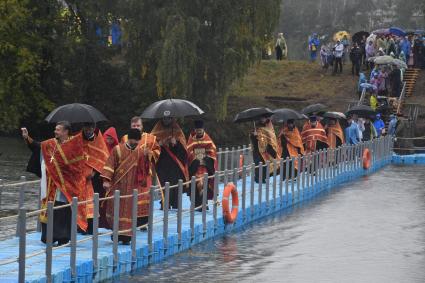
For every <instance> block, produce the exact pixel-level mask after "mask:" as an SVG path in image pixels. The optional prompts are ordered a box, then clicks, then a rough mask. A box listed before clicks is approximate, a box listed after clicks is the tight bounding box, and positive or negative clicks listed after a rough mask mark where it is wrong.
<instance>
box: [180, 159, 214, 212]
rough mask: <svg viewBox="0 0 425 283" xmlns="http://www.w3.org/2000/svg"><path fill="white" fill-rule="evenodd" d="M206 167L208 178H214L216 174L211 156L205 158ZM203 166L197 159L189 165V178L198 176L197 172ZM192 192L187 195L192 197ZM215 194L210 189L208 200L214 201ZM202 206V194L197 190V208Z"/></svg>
mask: <svg viewBox="0 0 425 283" xmlns="http://www.w3.org/2000/svg"><path fill="white" fill-rule="evenodd" d="M203 160H204V166H205V167H206V168H207V173H208V176H212V175H214V174H215V168H214V159H212V158H211V157H209V156H205V157H204V159H203ZM200 165H201V161H200V160H198V159H195V160H193V161H192V163H191V164H189V176H196V172H197V171H198V168H199V166H200ZM190 194H191V192H190V190H188V192H187V195H188V196H190ZM213 196H214V192H213V191H211V190H210V189H208V191H207V199H213ZM201 205H202V194H199V193H197V192H196V190H195V207H199V206H201Z"/></svg>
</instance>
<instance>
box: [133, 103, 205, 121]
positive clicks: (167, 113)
mask: <svg viewBox="0 0 425 283" xmlns="http://www.w3.org/2000/svg"><path fill="white" fill-rule="evenodd" d="M202 114H204V111H203V110H202V109H201V108H199V106H197V105H196V104H195V103H193V102H190V101H187V100H184V99H174V98H170V99H165V100H160V101H157V102H155V103H152V104H151V105H150V106H149V107H148V108H146V109H145V111H143V113H142V115H141V117H142V118H144V119H161V118H165V117H172V118H180V117H187V116H199V115H202Z"/></svg>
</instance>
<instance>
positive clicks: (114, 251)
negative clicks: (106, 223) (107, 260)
mask: <svg viewBox="0 0 425 283" xmlns="http://www.w3.org/2000/svg"><path fill="white" fill-rule="evenodd" d="M119 224H120V191H119V190H115V191H114V219H113V225H112V242H113V246H112V254H113V256H114V264H113V265H114V268H116V267H117V266H118V231H119Z"/></svg>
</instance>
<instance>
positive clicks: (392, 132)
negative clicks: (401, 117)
mask: <svg viewBox="0 0 425 283" xmlns="http://www.w3.org/2000/svg"><path fill="white" fill-rule="evenodd" d="M390 119H391V120H390V123H389V124H388V134H389V135H390V136H392V137H394V136H395V135H396V130H397V122H398V120H397V116H396V115H394V114H391V116H390Z"/></svg>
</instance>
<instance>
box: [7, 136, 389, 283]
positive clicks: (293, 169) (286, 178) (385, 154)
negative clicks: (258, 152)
mask: <svg viewBox="0 0 425 283" xmlns="http://www.w3.org/2000/svg"><path fill="white" fill-rule="evenodd" d="M392 145H393V140H392V138H391V137H389V136H386V137H381V138H379V139H375V140H372V141H368V142H362V143H359V144H357V145H343V146H341V147H338V148H336V149H325V150H320V151H317V152H313V153H310V154H308V155H304V156H300V155H298V156H296V157H291V158H286V159H276V160H272V161H267V162H266V163H265V164H262V163H259V164H257V165H256V164H254V163H252V161H251V160H249V161H248V160H247V159H239V160H237V158H236V157H237V156H239V157H240V156H241V155H242V156H246V155H250V154H249V153H250V151H251V148H250V147H247V146H243V147H239V148H233V149H232V150H228V149H227V148H226V150H224V151H220V152H219V159H218V161H219V168H220V170H218V171H216V172H215V174H214V175H213V176H208V174H205V175H204V176H203V177H202V178H199V179H196V177H192V178H191V180H190V181H187V182H183V180H180V181H179V182H178V184H174V185H170V184H169V183H166V184H165V186H164V187H163V188H161V187H158V186H152V187H151V188H150V190H149V192H146V193H138V191H137V190H133V193H132V194H131V195H120V191H119V190H116V191H114V195H113V196H109V197H105V198H99V195H98V194H97V193H95V194H94V199H92V200H86V201H80V202H78V199H77V198H76V197H74V198H73V199H72V202H71V203H70V204H66V205H62V206H60V207H59V206H56V207H54V205H53V202H48V205H47V208H46V209H38V210H36V211H32V212H27V211H26V209H24V208H23V204H22V203H21V204H20V207H19V214H18V215H16V216H13V217H15V218H17V220H18V221H17V223H18V224H17V228H18V229H17V235H18V237H19V256H18V257H15V258H10V259H6V260H3V261H1V262H0V265H7V264H11V263H16V262H18V263H19V281H20V282H25V268H26V265H25V261H26V259H28V258H31V257H35V256H38V255H40V254H45V255H46V256H45V264H46V265H45V276H46V278H47V281H48V282H50V281H51V280H52V261H53V250H57V249H62V248H64V247H70V253H69V257H70V267H71V274H72V277H73V278H74V279H75V278H76V276H77V274H76V259H77V252H76V251H77V245H78V244H79V243H82V242H85V241H92V259H93V270H94V272H96V271H97V270H98V262H97V260H98V239H99V237H104V236H108V235H112V239H113V246H112V253H113V258H114V267H116V266H117V265H118V264H119V263H118V235H119V234H120V233H124V232H126V233H128V232H131V234H132V237H131V251H132V263H133V265H132V267H133V268H134V267H135V266H136V265H135V263H137V260H138V259H137V256H136V247H137V242H136V232H137V231H138V228H141V227H147V228H148V229H147V233H148V237H147V245H148V247H149V254H152V252H153V227H154V225H155V224H158V223H162V225H163V239H164V250H166V249H167V248H168V243H167V239H168V233H169V230H170V229H169V225H168V223H169V220H170V219H177V229H176V230H177V231H176V232H177V235H178V244H179V245H181V244H182V221H183V216H184V215H189V217H190V228H191V233H192V234H191V237H192V239H193V237H194V231H195V230H194V227H195V213H202V227H203V233H204V235H205V233H206V231H207V222H206V211H207V206H208V200H207V190H208V180H209V179H211V178H214V199H213V201H212V207H213V219H214V227H217V225H218V223H217V207H218V205H219V202H220V200H219V199H218V195H219V194H218V188H219V184H220V183H224V184H227V183H228V182H229V181H232V182H235V183H236V182H237V181H238V180H240V179H241V183H242V195H241V196H242V201H241V202H242V209H241V210H242V213H243V216H244V219H245V216H246V207H247V196H248V195H249V196H250V213H251V214H252V215H253V214H254V193H255V182H254V176H255V173H256V170H258V171H257V174H258V179H259V180H262V179H263V174H264V172H263V170H265V174H266V175H265V179H266V181H265V184H263V182H259V183H258V187H257V193H258V202H259V203H261V202H262V198H263V194H264V196H265V200H266V202H267V204H268V205H274V207H276V205H280V206H281V207H282V205H283V203H282V201H283V199H284V198H283V196H286V200H285V202H286V204H288V201H289V202H290V203H291V204H294V203H296V202H297V201H298V202H299V201H300V199H301V198H300V197H302V196H304V194H309V193H311V192H309V190H310V189H309V188H313V187H315V186H317V185H318V184H320V183H322V182H324V181H330V180H332V179H333V178H336V177H337V176H339V175H341V174H349V173H350V172H353V171H355V170H359V169H360V168H361V166H362V153H363V151H364V150H365V149H366V148H367V149H369V150H370V152H371V155H372V164H373V163H375V162H377V161H381V160H389V158H391V155H392ZM240 160H242V163H239V162H240ZM271 163H273V164H274V165H278V164H279V165H280V166H279V167H278V166H273V168H274V169H273V170H272V169H271V166H270V164H271ZM276 168H279V171H278V170H277V169H276ZM221 169H223V170H221ZM248 177H250V178H251V183H250V188H248V187H247V179H248ZM200 179H203V181H204V182H203V184H204V187H203V199H202V205H200V206H198V207H195V190H196V182H197V181H198V180H200ZM270 181H272V182H270ZM22 183H23V184H22V186H25V184H26V183H25V182H22ZM184 186H189V187H190V191H191V196H190V198H191V199H190V200H191V205H190V207H189V208H184V207H183V206H182V198H183V187H184ZM264 187H265V188H264ZM172 189H174V190H178V209H177V215H176V216H175V217H173V218H170V217H169V207H168V204H169V197H170V190H172ZM159 190H163V192H164V205H163V211H162V214H163V215H162V219H161V218H160V219H159V220H157V221H154V214H155V213H158V211H156V212H155V211H154V201H155V200H154V194H155V192H156V191H159ZM143 194H149V195H150V204H149V216H148V219H149V220H148V224H145V225H142V226H139V227H137V200H138V197H139V196H140V195H143ZM289 194H290V195H291V198H292V199H291V200H288V196H289ZM278 196H279V197H280V201H281V203H277V197H278ZM127 198H131V199H132V204H133V205H132V225H131V227H132V228H131V229H129V230H126V231H119V218H118V217H119V214H118V213H114V220H113V229H112V231H110V232H107V233H102V234H100V233H99V230H98V228H99V203H100V201H105V200H113V204H114V211H119V206H120V200H121V199H127ZM88 202H92V203H93V206H94V213H93V214H94V216H95V217H94V218H93V235H91V236H86V237H84V238H83V239H81V240H78V241H77V208H78V205H82V204H86V203H88ZM64 207H71V211H72V216H71V219H72V225H71V241H70V243H68V244H66V245H63V246H58V247H53V211H54V210H56V209H63V208H64ZM198 209H200V210H201V212H197V210H198ZM41 211H47V219H48V220H47V233H46V235H47V241H46V247H45V248H44V249H42V250H39V251H35V252H33V253H32V254H26V235H27V233H26V232H27V229H26V220H27V217H30V216H34V215H37V214H38V213H39V212H41ZM2 219H4V218H0V221H1V220H2Z"/></svg>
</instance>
